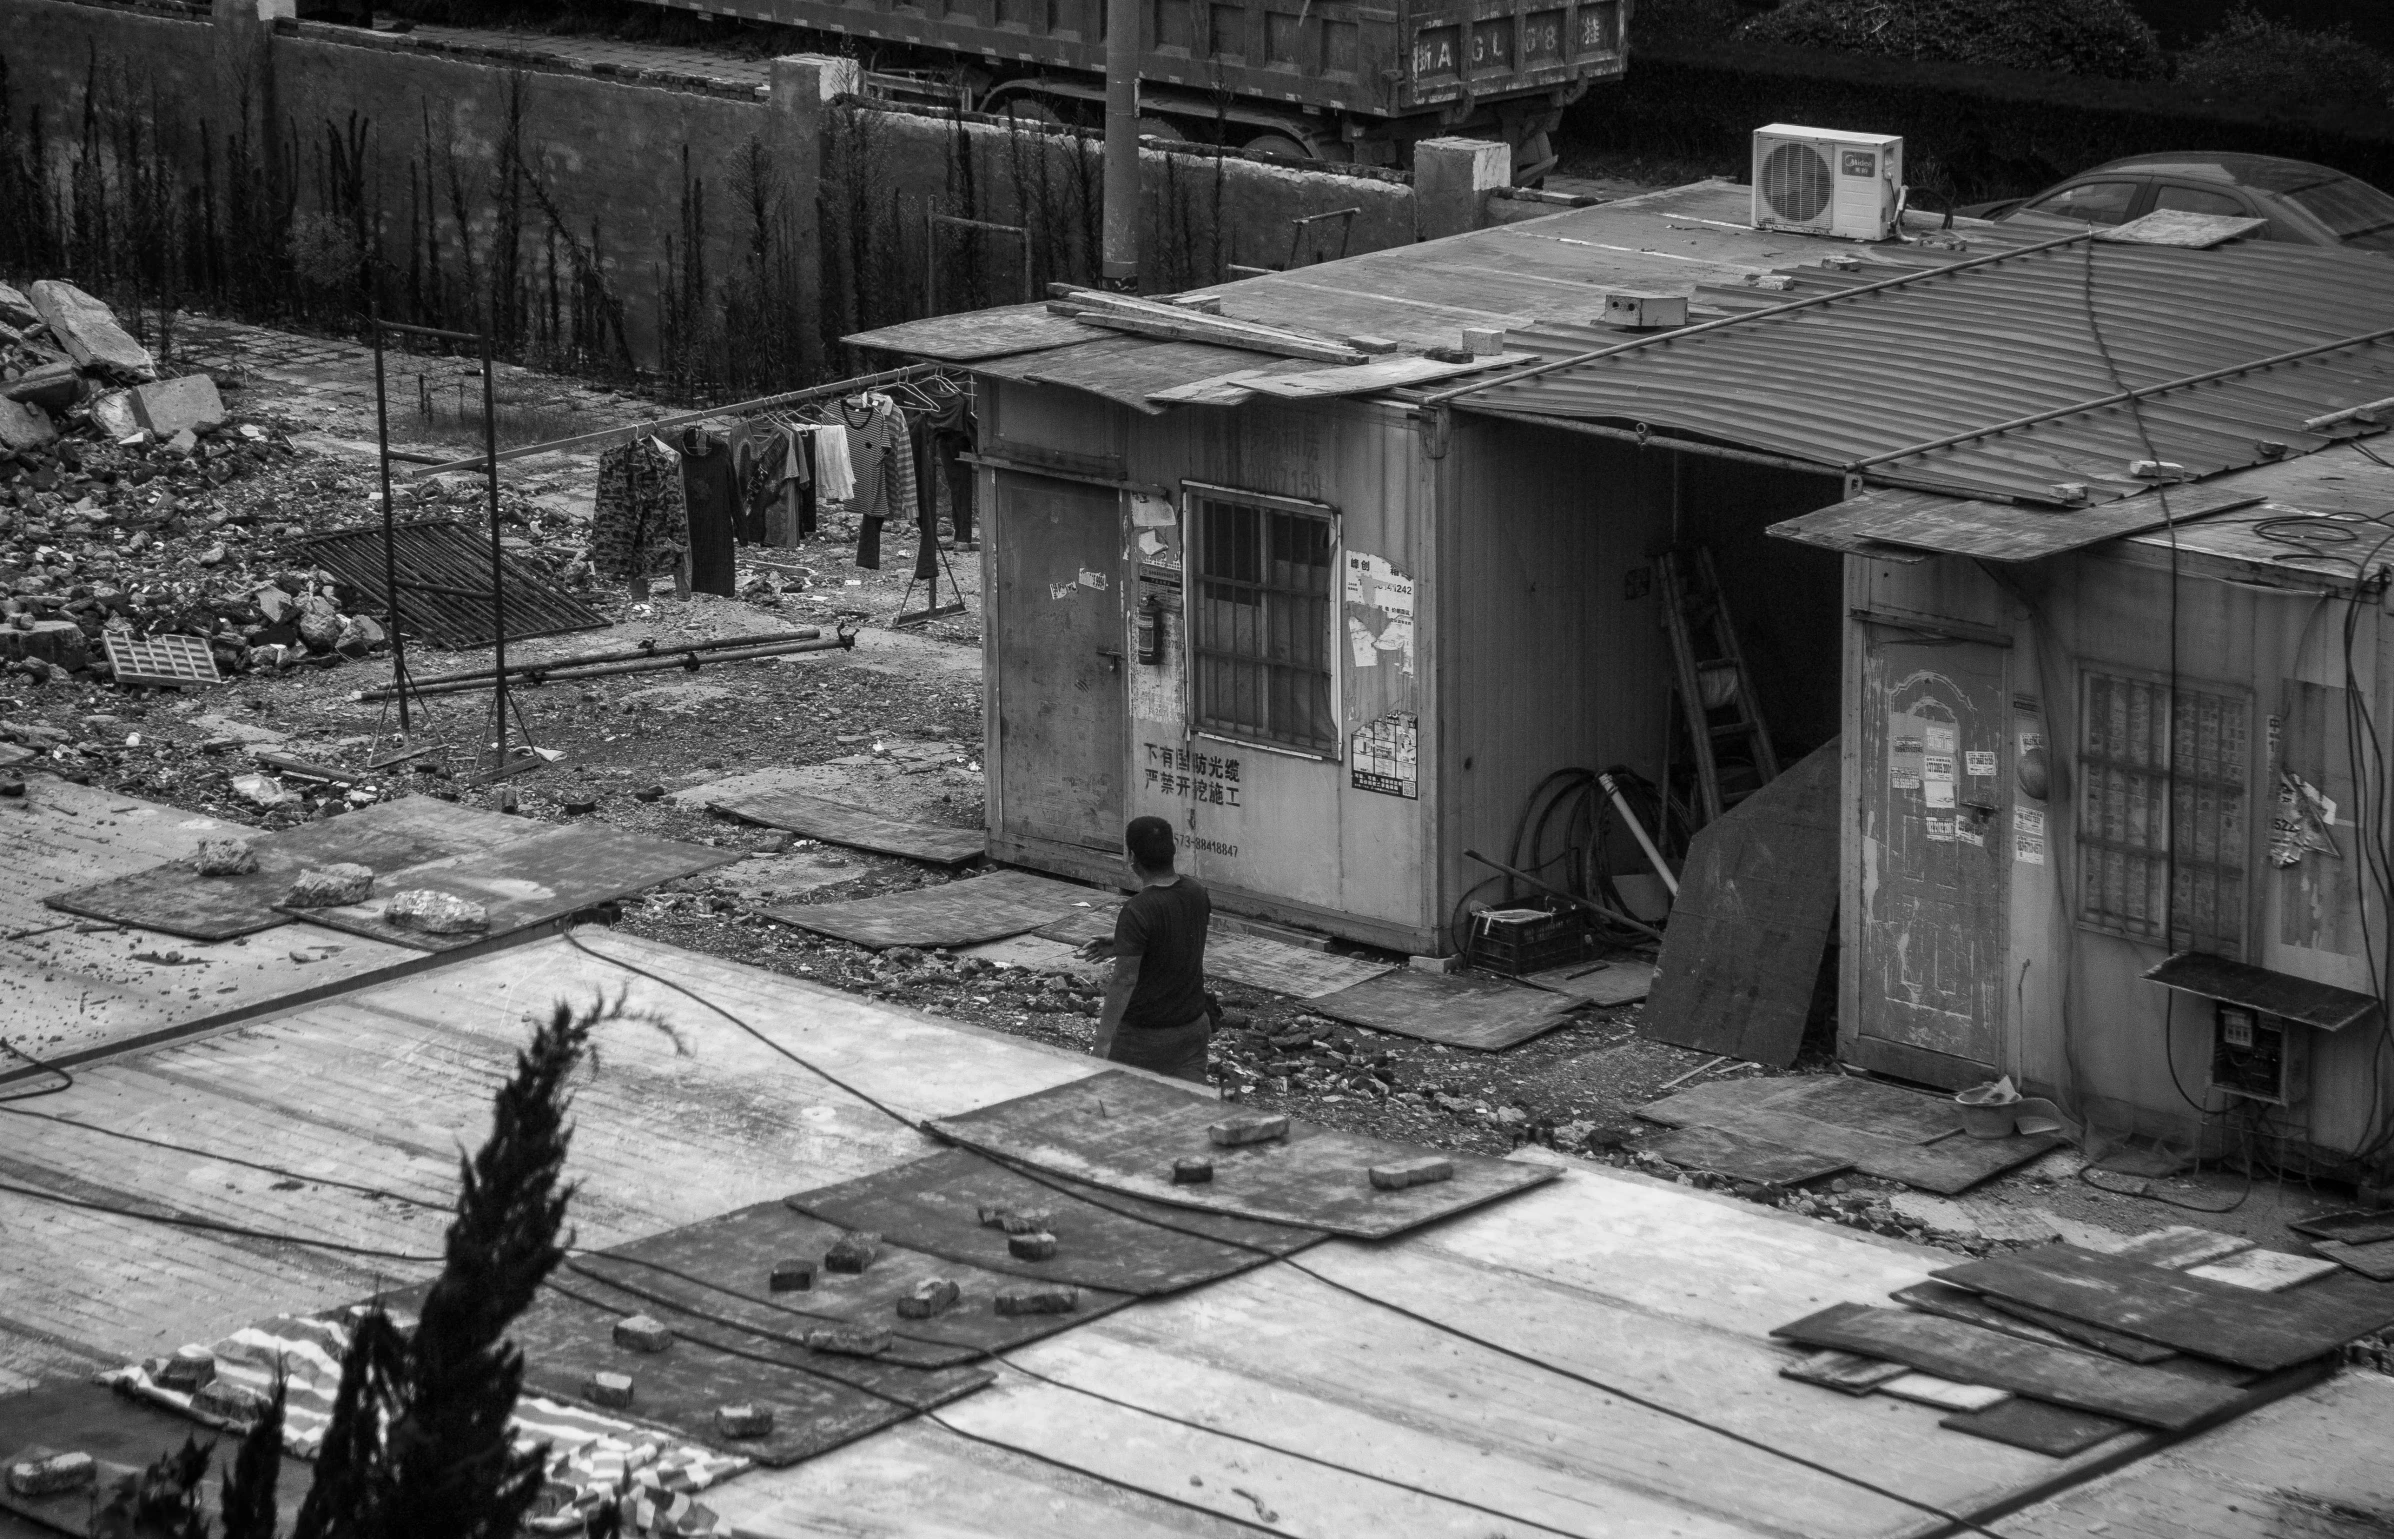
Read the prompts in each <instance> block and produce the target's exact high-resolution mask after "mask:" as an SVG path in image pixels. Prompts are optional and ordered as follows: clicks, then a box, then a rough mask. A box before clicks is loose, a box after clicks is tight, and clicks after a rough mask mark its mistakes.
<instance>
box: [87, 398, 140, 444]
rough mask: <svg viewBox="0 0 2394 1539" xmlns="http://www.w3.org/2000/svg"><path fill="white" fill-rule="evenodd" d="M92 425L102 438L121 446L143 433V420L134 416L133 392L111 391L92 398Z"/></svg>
mask: <svg viewBox="0 0 2394 1539" xmlns="http://www.w3.org/2000/svg"><path fill="white" fill-rule="evenodd" d="M91 425H92V426H93V427H94V428H95V429H97V430H98V432H99V434H100V436H101V437H102V438H105V439H107V440H108V441H109V442H110V443H113V444H118V445H120V446H121V445H122V444H123V443H124V440H126V439H128V438H132V437H133V436H134V435H135V434H137V433H139V432H141V431H142V426H141V419H140V418H139V417H137V416H135V415H134V414H133V392H132V391H130V390H110V391H106V392H104V393H102V394H100V395H96V396H94V397H92V401H91Z"/></svg>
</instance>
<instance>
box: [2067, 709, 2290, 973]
mask: <svg viewBox="0 0 2394 1539" xmlns="http://www.w3.org/2000/svg"><path fill="white" fill-rule="evenodd" d="M2080 688H2081V700H2082V701H2083V708H2084V713H2085V727H2084V735H2083V737H2082V739H2081V743H2080V748H2079V788H2080V804H2079V815H2078V848H2079V857H2078V859H2079V871H2080V878H2079V888H2080V902H2079V920H2080V922H2081V923H2083V924H2085V925H2086V926H2088V927H2089V928H2091V929H2097V930H2104V931H2108V932H2109V933H2111V934H2113V935H2124V936H2127V937H2128V938H2130V939H2131V940H2142V941H2153V942H2157V943H2161V944H2166V945H2168V946H2170V947H2172V948H2173V949H2182V950H2183V949H2191V950H2197V951H2207V952H2210V953H2213V954H2214V955H2217V956H2223V957H2228V958H2231V959H2234V958H2238V957H2241V956H2242V955H2243V954H2244V929H2245V870H2244V867H2245V760H2246V755H2247V754H2248V753H2249V751H2250V749H2249V744H2248V742H2247V737H2246V718H2247V712H2248V709H2249V707H2248V705H2247V702H2246V700H2245V698H2244V697H2243V695H2242V694H2241V693H2230V692H2228V691H2223V690H2209V689H2194V688H2186V687H2181V688H2180V689H2179V690H2178V691H2177V702H2176V709H2175V711H2173V710H2172V708H2171V690H2170V686H2169V685H2168V684H2167V683H2166V682H2162V681H2159V680H2154V679H2148V678H2138V677H2128V676H2123V675H2120V674H2114V673H2105V672H2099V671H2096V670H2093V669H2089V670H2088V671H2087V672H2086V673H2085V674H2084V675H2083V677H2082V680H2081V685H2080ZM2165 914H2166V915H2169V916H2171V918H2172V920H2173V923H2172V925H2171V930H2172V934H2171V935H2170V936H2169V937H2168V938H2167V939H2166V940H2165V938H2164V937H2163V935H2162V933H2161V928H2162V920H2163V916H2164V915H2165Z"/></svg>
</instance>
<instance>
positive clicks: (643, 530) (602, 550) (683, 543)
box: [590, 433, 690, 580]
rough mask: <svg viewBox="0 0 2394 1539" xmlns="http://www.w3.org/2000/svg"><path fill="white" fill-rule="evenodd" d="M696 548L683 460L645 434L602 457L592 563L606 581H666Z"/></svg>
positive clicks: (592, 514)
mask: <svg viewBox="0 0 2394 1539" xmlns="http://www.w3.org/2000/svg"><path fill="white" fill-rule="evenodd" d="M689 548H690V512H689V504H688V502H687V501H686V500H685V498H684V497H683V495H682V466H681V457H680V456H679V455H677V454H675V453H674V452H673V451H672V450H671V449H669V448H667V447H666V446H665V445H664V444H662V443H659V442H658V441H657V439H656V438H655V436H654V435H651V434H645V433H644V434H642V435H641V436H640V437H639V438H637V439H635V440H634V441H632V442H631V443H628V444H619V445H617V446H616V447H614V448H612V449H609V450H608V451H606V452H605V453H604V454H601V455H600V456H599V476H598V497H597V500H596V501H595V502H594V503H593V504H592V506H591V512H590V564H591V566H592V567H593V568H594V569H595V570H596V571H597V572H598V573H599V575H601V576H602V577H612V578H616V579H618V580H621V579H625V578H631V577H662V576H664V575H666V574H667V573H670V572H671V571H673V570H674V568H675V567H676V566H678V565H680V563H681V559H682V553H683V552H684V551H686V550H688V549H689Z"/></svg>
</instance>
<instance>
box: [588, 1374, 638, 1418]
mask: <svg viewBox="0 0 2394 1539" xmlns="http://www.w3.org/2000/svg"><path fill="white" fill-rule="evenodd" d="M590 1403H591V1404H593V1405H603V1406H605V1407H607V1408H608V1409H609V1410H613V1411H620V1410H622V1409H623V1408H624V1407H625V1406H627V1405H630V1404H631V1403H632V1376H631V1375H630V1374H628V1373H594V1374H592V1375H591V1376H590Z"/></svg>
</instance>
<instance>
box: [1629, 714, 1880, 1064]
mask: <svg viewBox="0 0 2394 1539" xmlns="http://www.w3.org/2000/svg"><path fill="white" fill-rule="evenodd" d="M1837 777H1838V757H1837V742H1836V740H1835V739H1834V738H1832V739H1831V740H1830V741H1829V742H1827V743H1825V744H1823V745H1822V746H1821V747H1819V748H1817V749H1815V750H1813V751H1812V752H1811V753H1810V754H1808V755H1806V756H1805V758H1804V759H1803V760H1802V761H1801V762H1800V763H1797V764H1794V765H1791V766H1789V768H1788V769H1787V770H1786V771H1785V772H1784V773H1783V774H1781V775H1779V776H1778V777H1777V778H1776V779H1774V780H1772V781H1771V782H1770V783H1769V784H1767V785H1765V786H1763V787H1762V788H1761V789H1760V790H1758V791H1756V792H1755V793H1754V794H1753V795H1751V796H1749V797H1747V798H1746V799H1745V800H1744V801H1742V802H1740V803H1738V805H1737V806H1735V807H1733V808H1731V809H1730V810H1729V811H1728V812H1727V813H1726V814H1724V815H1723V816H1721V817H1719V818H1716V819H1715V820H1714V821H1712V822H1711V823H1709V824H1707V825H1705V827H1704V828H1702V829H1701V830H1699V831H1698V832H1697V834H1696V837H1695V840H1694V841H1693V843H1691V844H1690V845H1689V847H1688V858H1687V866H1686V869H1685V870H1684V871H1683V872H1681V874H1680V878H1679V897H1678V900H1677V901H1676V902H1675V903H1674V904H1673V905H1672V908H1671V926H1670V929H1669V931H1668V932H1667V933H1666V934H1665V935H1664V936H1663V944H1662V955H1661V956H1660V957H1659V958H1658V959H1657V960H1656V963H1655V969H1654V987H1653V989H1652V990H1651V991H1650V992H1649V993H1648V996H1647V1000H1646V1008H1645V1011H1644V1012H1643V1013H1642V1014H1641V1015H1640V1016H1639V1019H1638V1035H1639V1036H1641V1037H1645V1038H1648V1039H1650V1040H1652V1041H1656V1042H1668V1043H1671V1044H1672V1045H1674V1046H1677V1047H1685V1048H1690V1049H1693V1050H1694V1051H1696V1052H1699V1053H1721V1054H1726V1055H1727V1056H1729V1057H1732V1058H1743V1059H1746V1060H1748V1061H1750V1062H1754V1063H1766V1064H1770V1065H1772V1066H1774V1067H1777V1068H1785V1067H1786V1066H1787V1065H1789V1064H1791V1063H1793V1062H1795V1056H1796V1049H1797V1048H1798V1047H1800V1046H1801V1045H1802V1044H1803V1040H1804V1025H1805V1023H1806V1022H1807V1021H1808V1020H1810V1019H1811V1014H1812V997H1813V986H1814V984H1815V983H1816V982H1818V979H1819V973H1820V963H1821V956H1822V954H1823V952H1824V951H1826V949H1827V947H1828V944H1829V929H1830V925H1831V922H1832V921H1833V920H1834V918H1835V917H1836V912H1837V839H1838V828H1839V823H1838V816H1837Z"/></svg>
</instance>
